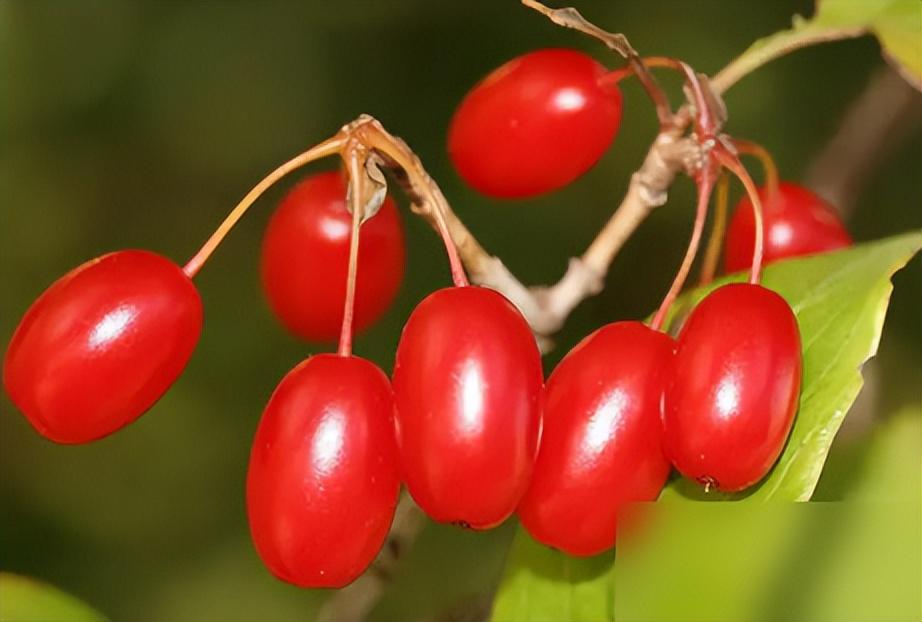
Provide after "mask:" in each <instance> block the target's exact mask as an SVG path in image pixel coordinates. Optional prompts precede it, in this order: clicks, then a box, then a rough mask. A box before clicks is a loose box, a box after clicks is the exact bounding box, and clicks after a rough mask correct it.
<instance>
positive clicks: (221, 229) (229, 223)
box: [183, 135, 343, 279]
mask: <svg viewBox="0 0 922 622" xmlns="http://www.w3.org/2000/svg"><path fill="white" fill-rule="evenodd" d="M342 144H343V140H342V138H341V137H340V136H339V135H337V136H334V137H333V138H330V139H328V140H325V141H323V142H322V143H320V144H319V145H316V146H315V147H312V148H310V149H308V150H307V151H305V152H304V153H302V154H300V155H297V156H295V157H294V158H292V159H291V160H289V161H288V162H285V163H284V164H282V165H281V166H279V167H278V168H277V169H275V170H274V171H272V172H271V173H269V174H268V175H267V176H266V177H265V178H264V179H263V180H262V181H260V182H259V183H258V184H256V185H255V186H254V187H253V189H252V190H250V191H249V192H248V193H247V194H246V196H245V197H243V199H241V200H240V202H239V203H238V204H237V205H236V206H235V207H234V209H232V210H231V212H230V214H228V215H227V217H226V218H225V219H224V221H223V222H222V223H221V224H220V225H219V226H218V228H217V229H215V232H214V233H212V234H211V237H209V238H208V240H206V241H205V244H204V245H203V246H202V248H201V249H199V251H198V252H197V253H196V254H195V255H194V256H193V257H192V259H190V260H189V261H188V263H186V265H185V266H183V272H185V273H186V276H188V277H189V278H190V279H191V278H192V277H194V276H195V275H196V274H198V271H199V270H201V268H202V266H203V265H205V262H206V261H208V258H209V257H211V254H212V253H213V252H214V251H215V249H216V248H218V246H219V245H220V244H221V242H222V241H223V240H224V237H225V236H226V235H227V234H228V233H229V232H230V230H231V229H233V228H234V225H236V224H237V221H239V220H240V219H241V218H242V217H243V215H244V214H245V213H246V211H247V210H248V209H249V208H250V206H251V205H253V203H255V202H256V200H257V199H258V198H259V197H260V196H262V194H263V193H264V192H265V191H266V190H268V189H269V188H271V187H272V185H273V184H275V182H277V181H278V180H280V179H281V178H282V177H284V176H285V175H287V174H288V173H290V172H291V171H293V170H295V169H298V168H301V167H302V166H304V165H306V164H308V163H310V162H313V161H314V160H317V159H319V158H323V157H326V156H328V155H333V154H334V153H337V152H338V151H339V150H340V148H341V147H342Z"/></svg>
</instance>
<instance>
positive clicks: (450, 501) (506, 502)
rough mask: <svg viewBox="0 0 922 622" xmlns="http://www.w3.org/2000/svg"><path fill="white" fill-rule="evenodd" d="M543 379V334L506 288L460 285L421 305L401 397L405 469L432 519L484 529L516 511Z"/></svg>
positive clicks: (400, 362) (406, 339) (400, 357)
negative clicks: (507, 294)
mask: <svg viewBox="0 0 922 622" xmlns="http://www.w3.org/2000/svg"><path fill="white" fill-rule="evenodd" d="M542 381H543V377H542V371H541V358H540V354H539V352H538V346H537V344H536V343H535V338H534V336H533V335H532V333H531V330H530V329H529V328H528V324H527V323H526V322H525V319H524V318H523V317H522V315H521V314H520V313H519V312H518V310H517V309H516V308H515V307H514V306H513V305H512V303H510V302H509V301H508V300H506V299H505V298H504V297H503V296H502V295H500V294H498V293H497V292H495V291H493V290H491V289H486V288H481V287H470V286H468V287H452V288H447V289H441V290H439V291H437V292H434V293H432V294H430V295H429V296H428V297H427V298H426V299H425V300H423V301H422V302H421V303H419V305H418V306H417V307H416V309H415V310H414V311H413V313H412V314H411V315H410V319H409V320H407V324H406V326H405V327H404V329H403V335H402V336H401V338H400V343H399V345H398V346H397V358H396V363H395V365H394V399H395V404H396V416H397V442H398V446H399V447H400V452H401V462H402V466H403V475H404V477H405V479H406V484H407V488H408V489H409V491H410V494H411V495H412V496H413V499H414V500H415V501H416V503H417V504H418V505H419V506H420V507H421V508H422V509H423V510H425V512H426V513H427V514H429V516H430V517H432V518H433V519H434V520H436V521H439V522H443V523H456V524H461V525H464V526H469V527H473V528H475V529H486V528H489V527H493V526H495V525H498V524H499V523H501V522H502V521H504V520H505V519H506V518H507V517H508V516H509V515H510V514H512V512H513V511H514V510H515V507H516V505H517V504H518V502H519V500H520V499H521V497H522V495H523V494H524V493H525V488H526V487H527V486H528V481H529V478H530V477H531V472H532V467H533V466H534V460H535V454H536V452H537V449H538V435H539V430H540V426H541V401H542Z"/></svg>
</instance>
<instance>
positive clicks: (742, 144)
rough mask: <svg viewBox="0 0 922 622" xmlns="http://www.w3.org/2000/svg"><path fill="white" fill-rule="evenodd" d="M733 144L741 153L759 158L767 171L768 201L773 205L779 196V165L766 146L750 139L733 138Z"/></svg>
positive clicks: (766, 194) (763, 169)
mask: <svg viewBox="0 0 922 622" xmlns="http://www.w3.org/2000/svg"><path fill="white" fill-rule="evenodd" d="M733 146H734V147H735V148H736V151H737V152H738V153H741V154H745V155H751V156H754V157H756V158H758V159H759V163H760V164H761V165H762V171H763V172H764V173H765V197H766V199H767V200H766V203H767V204H768V205H769V206H771V205H773V204H774V202H775V200H776V198H777V196H778V167H777V166H775V161H774V160H773V159H772V156H771V154H770V153H769V152H768V150H767V149H765V147H763V146H762V145H760V144H758V143H754V142H752V141H749V140H740V139H738V138H735V139H733Z"/></svg>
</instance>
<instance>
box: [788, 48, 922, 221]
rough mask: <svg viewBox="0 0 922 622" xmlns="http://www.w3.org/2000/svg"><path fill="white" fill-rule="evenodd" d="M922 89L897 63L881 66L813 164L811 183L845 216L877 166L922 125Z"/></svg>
mask: <svg viewBox="0 0 922 622" xmlns="http://www.w3.org/2000/svg"><path fill="white" fill-rule="evenodd" d="M920 107H922V95H920V94H919V92H918V91H916V90H915V89H914V88H913V87H912V86H910V85H909V83H907V82H906V81H905V80H904V79H903V78H902V77H901V76H900V75H899V74H898V73H897V72H896V71H895V70H894V69H892V68H891V67H890V66H884V67H882V68H881V69H880V70H879V71H877V72H875V73H874V74H873V75H872V77H871V80H870V82H869V83H868V85H867V86H866V87H865V89H864V91H863V92H862V93H861V95H859V96H858V98H857V99H856V100H855V101H854V102H852V103H851V105H850V106H849V107H848V109H847V110H846V111H845V114H844V115H843V117H842V121H841V123H840V125H839V129H838V131H837V132H836V134H835V135H834V136H833V137H832V139H831V140H830V141H829V142H828V143H827V144H826V146H825V147H823V149H822V150H821V151H820V152H819V153H818V154H817V155H816V157H815V158H814V160H813V162H812V163H811V164H810V166H809V168H808V169H807V175H806V185H807V186H808V187H810V188H812V189H813V191H814V192H816V193H817V194H818V195H820V196H822V197H823V198H825V199H826V200H827V201H829V202H830V203H831V204H832V205H835V206H836V207H837V208H838V209H839V211H840V212H841V213H842V214H843V216H848V215H849V214H851V212H852V210H853V209H854V206H855V204H856V200H857V199H858V197H859V196H860V195H861V191H862V189H863V188H864V186H865V184H866V183H867V181H868V179H869V178H870V177H871V175H872V174H873V173H874V171H875V170H876V169H877V168H878V167H879V166H880V165H881V164H882V163H883V162H884V161H885V159H886V157H887V155H888V154H890V153H892V152H893V151H894V150H895V149H896V148H897V147H898V146H899V145H900V143H902V142H903V141H904V140H905V139H906V138H907V137H908V136H909V135H910V134H911V132H912V130H913V128H916V127H918V126H919V121H920V116H919V110H920Z"/></svg>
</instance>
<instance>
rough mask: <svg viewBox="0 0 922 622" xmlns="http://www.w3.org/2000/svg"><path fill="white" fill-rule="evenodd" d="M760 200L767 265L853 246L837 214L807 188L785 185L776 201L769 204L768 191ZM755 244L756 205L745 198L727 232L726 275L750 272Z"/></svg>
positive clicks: (760, 191) (781, 185) (763, 191)
mask: <svg viewBox="0 0 922 622" xmlns="http://www.w3.org/2000/svg"><path fill="white" fill-rule="evenodd" d="M759 198H760V199H762V209H763V219H764V225H765V251H764V252H765V263H770V262H772V261H778V260H779V259H787V258H789V257H800V256H802V255H810V254H813V253H822V252H826V251H832V250H836V249H838V248H845V247H848V246H851V244H852V238H851V237H850V236H849V235H848V231H846V230H845V225H843V224H842V220H841V219H840V218H839V214H838V213H837V212H836V210H835V209H834V208H833V207H832V206H831V205H829V204H828V203H826V202H825V201H824V200H823V199H821V198H820V197H818V196H816V195H815V194H813V193H812V192H810V191H809V190H807V189H806V188H804V187H802V186H798V185H797V184H792V183H788V182H782V183H780V184H778V195H777V197H776V198H775V200H774V201H769V200H768V195H767V193H766V189H765V188H764V187H763V188H760V189H759ZM754 244H755V220H754V216H753V213H752V202H751V201H750V200H749V198H748V197H743V199H742V200H741V201H740V202H739V204H738V205H737V206H736V211H735V212H734V214H733V218H732V220H731V221H730V226H729V228H728V229H727V248H726V250H725V252H724V267H725V269H726V271H727V272H738V271H741V270H748V269H749V266H750V265H751V264H752V248H753V245H754Z"/></svg>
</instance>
